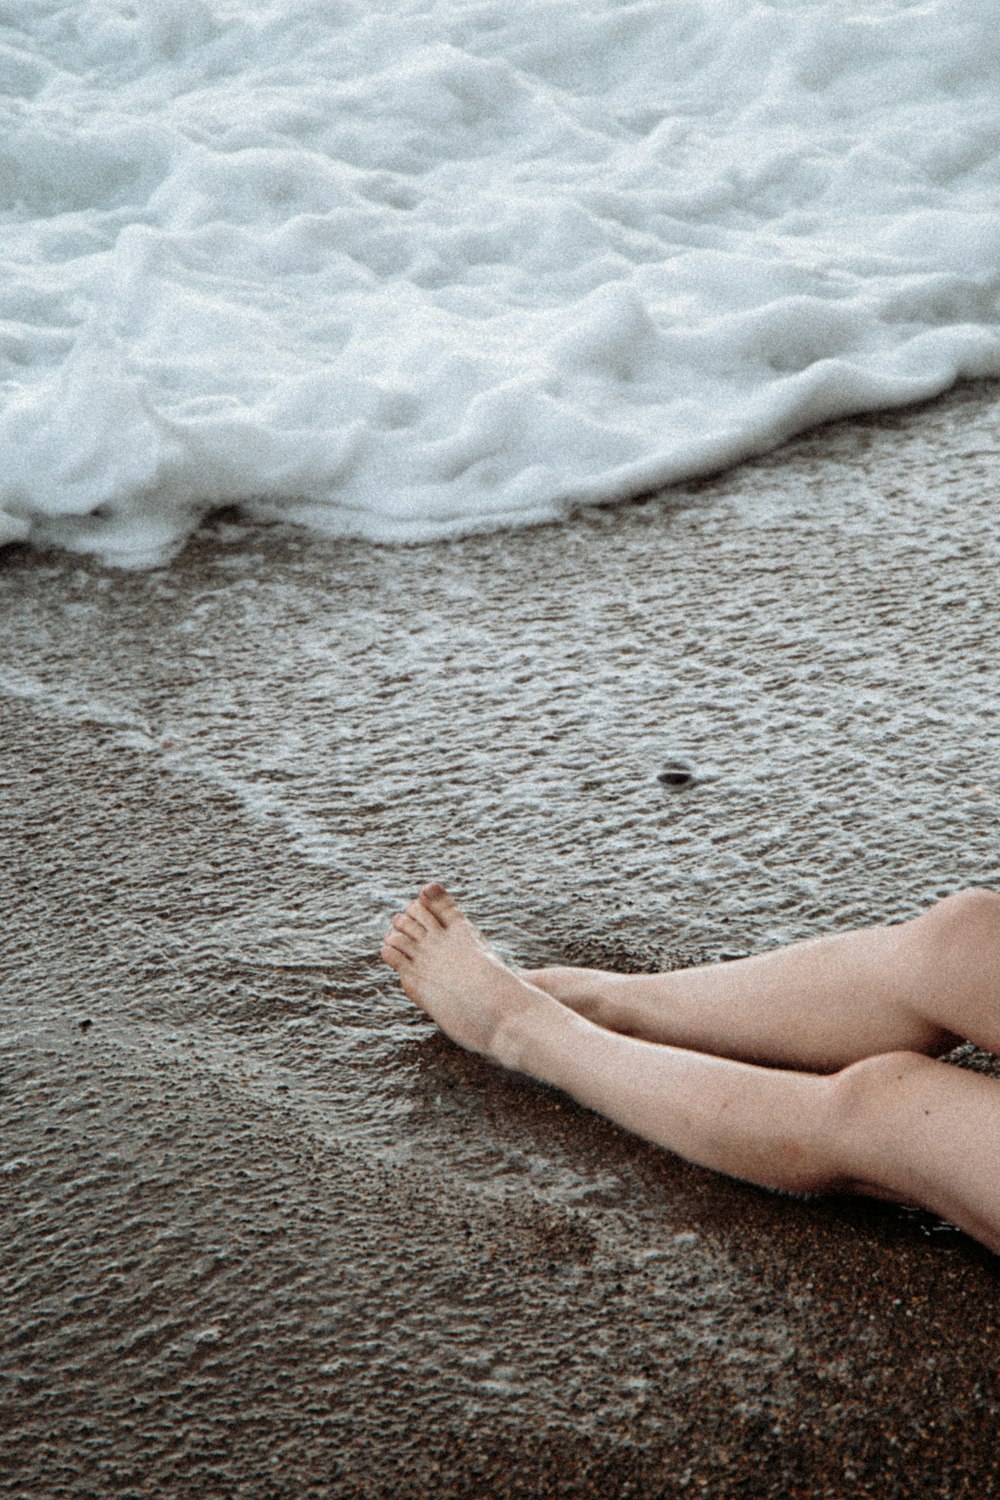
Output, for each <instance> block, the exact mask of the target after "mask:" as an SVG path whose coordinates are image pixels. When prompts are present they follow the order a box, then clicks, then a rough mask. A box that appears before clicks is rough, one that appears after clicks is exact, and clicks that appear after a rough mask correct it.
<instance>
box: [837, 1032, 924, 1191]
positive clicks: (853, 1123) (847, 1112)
mask: <svg viewBox="0 0 1000 1500" xmlns="http://www.w3.org/2000/svg"><path fill="white" fill-rule="evenodd" d="M940 1067H941V1064H940V1062H938V1061H936V1060H935V1059H934V1058H932V1057H928V1056H927V1055H926V1054H925V1053H923V1052H880V1053H877V1054H876V1055H875V1056H873V1057H863V1058H861V1059H860V1061H858V1062H855V1063H851V1064H850V1065H849V1066H848V1067H846V1068H842V1069H841V1070H840V1072H839V1073H833V1074H830V1075H829V1078H828V1080H827V1082H828V1084H829V1088H828V1092H827V1118H826V1127H827V1128H826V1132H825V1139H826V1144H827V1148H828V1149H827V1155H826V1168H827V1172H828V1182H827V1187H828V1189H829V1190H832V1191H839V1192H852V1191H861V1192H869V1193H870V1192H873V1191H875V1189H876V1187H877V1185H878V1181H879V1178H880V1176H881V1165H882V1148H883V1144H884V1143H883V1139H882V1134H883V1128H884V1125H885V1122H886V1120H887V1119H888V1118H889V1117H890V1116H894V1115H895V1114H896V1113H897V1111H898V1108H899V1107H900V1106H901V1105H903V1104H905V1101H906V1100H907V1098H908V1097H910V1096H912V1091H913V1089H914V1087H915V1085H916V1084H917V1081H918V1079H919V1077H920V1076H921V1075H922V1074H924V1073H925V1072H926V1070H927V1069H928V1068H940Z"/></svg>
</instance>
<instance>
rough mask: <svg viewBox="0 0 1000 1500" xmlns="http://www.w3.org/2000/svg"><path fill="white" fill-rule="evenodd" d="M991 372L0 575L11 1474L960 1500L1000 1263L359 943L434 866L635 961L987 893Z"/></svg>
mask: <svg viewBox="0 0 1000 1500" xmlns="http://www.w3.org/2000/svg"><path fill="white" fill-rule="evenodd" d="M998 391H1000V386H998V384H997V383H996V382H992V383H988V382H977V383H970V384H967V385H964V386H960V387H958V388H956V390H954V391H953V392H951V393H949V394H948V395H947V396H945V397H943V398H941V399H940V400H938V401H937V402H934V403H932V404H931V405H929V406H926V407H922V408H920V409H910V410H907V411H903V412H891V413H883V414H880V415H876V416H872V417H866V418H863V419H859V420H856V421H845V422H839V423H836V424H833V425H831V426H829V427H826V428H822V429H818V430H816V431H814V432H811V433H809V434H807V435H805V436H804V437H800V438H798V439H796V440H794V441H793V442H791V443H789V444H787V445H786V446H785V447H784V448H782V449H781V450H780V451H778V452H776V453H773V454H770V455H768V456H766V457H765V458H762V459H758V460H755V461H754V462H752V463H749V464H745V465H742V466H741V467H740V468H738V469H735V470H732V471H728V472H727V473H725V474H722V475H717V476H715V477H713V478H712V479H711V480H705V481H701V482H699V483H698V484H697V485H693V486H686V487H680V488H679V489H678V490H676V491H672V492H670V493H669V494H667V495H665V496H663V497H660V498H657V499H655V500H651V501H647V502H644V503H638V504H635V505H632V506H627V507H621V508H617V509H614V510H609V511H595V512H587V513H584V514H583V515H581V516H580V517H579V518H578V519H576V520H574V521H572V522H568V523H565V524H560V525H558V526H551V527H545V528H538V529H533V530H531V531H527V532H520V533H513V534H511V533H507V534H499V535H492V536H485V537H482V536H481V537H473V538H467V539H465V540H463V541H460V542H452V543H444V544H436V545H430V546H425V547H420V548H415V549H407V550H405V551H391V550H389V549H385V548H377V547H373V546H368V545H366V544H363V543H347V544H345V543H333V542H323V541H321V540H318V539H316V538H313V537H310V536H308V535H306V534H305V533H302V532H297V531H292V530H288V529H284V528H279V527H274V528H263V527H254V526H250V525H244V524H243V523H241V522H239V521H236V520H234V519H233V518H232V517H231V516H219V517H216V518H215V519H214V520H212V521H211V522H209V523H208V524H207V525H206V527H205V528H203V531H202V532H201V533H199V534H198V536H196V537H195V538H194V539H193V540H192V542H191V543H190V544H189V546H188V547H187V548H186V549H185V551H184V553H183V554H182V555H181V556H180V557H179V558H178V559H177V560H175V562H174V563H173V564H171V566H170V567H169V568H166V569H163V570H158V571H156V572H154V573H149V574H122V573H110V572H107V571H103V570H102V569H101V568H100V567H99V566H98V565H97V564H96V563H93V562H91V561H88V560H86V559H81V558H74V557H69V556H66V555H61V554H53V553H47V554H35V555H32V554H28V553H27V552H25V551H24V550H23V549H20V548H15V549H10V550H9V551H8V552H7V553H6V554H0V598H2V601H3V608H4V618H5V623H6V631H5V646H4V650H3V653H2V656H0V690H2V691H3V694H4V710H3V711H4V723H5V732H4V735H3V736H2V737H0V740H2V742H0V765H2V775H3V778H4V783H5V785H6V787H7V789H8V791H7V796H6V797H5V798H4V799H3V802H2V808H3V811H2V818H3V823H2V829H0V875H2V878H3V881H4V885H5V888H6V889H7V890H8V891H9V892H11V893H13V894H12V896H11V898H10V899H9V900H8V902H7V912H6V922H5V930H6V939H5V945H4V950H3V953H2V955H0V988H2V993H3V995H4V998H5V1001H6V1004H5V1005H4V1007H3V1010H2V1011H0V1044H2V1047H3V1081H4V1086H3V1089H2V1091H0V1138H2V1139H3V1141H4V1147H3V1151H2V1154H0V1170H2V1177H0V1181H2V1182H3V1185H4V1191H5V1194H6V1197H7V1203H8V1223H9V1226H10V1230H9V1235H8V1239H7V1243H6V1245H5V1246H4V1248H3V1250H2V1252H0V1268H2V1270H0V1291H2V1294H3V1297H4V1305H5V1312H4V1314H3V1317H2V1318H0V1368H2V1369H3V1371H4V1372H5V1376H6V1381H5V1384H6V1398H5V1402H6V1407H7V1411H8V1413H9V1420H8V1422H7V1433H8V1437H7V1441H6V1444H5V1452H4V1454H3V1455H0V1477H2V1478H3V1479H5V1480H6V1481H7V1483H8V1484H9V1486H10V1489H11V1493H12V1494H16V1495H18V1496H25V1497H31V1500H36V1497H37V1500H43V1497H44V1500H49V1497H50V1496H51V1495H52V1494H54V1493H57V1492H58V1493H61V1494H66V1495H70V1496H73V1497H75V1496H80V1497H83V1496H85V1495H86V1496H92V1495H94V1494H100V1495H101V1496H104V1495H116V1496H117V1495H133V1494H143V1493H153V1492H156V1493H160V1494H167V1495H170V1496H171V1497H172V1500H174V1497H177V1500H184V1497H186V1496H191V1497H192V1500H195V1497H197V1500H206V1497H209V1496H211V1497H215V1496H218V1497H220V1500H222V1497H227V1500H228V1497H230V1496H232V1497H237V1496H238V1497H240V1500H243V1497H247V1500H258V1497H260V1500H278V1497H281V1500H283V1497H285V1496H288V1497H289V1500H292V1497H294V1500H303V1497H306V1500H307V1497H310V1496H315V1497H317V1500H319V1497H337V1500H339V1497H345V1500H347V1497H354V1496H358V1497H364V1500H382V1497H385V1500H389V1497H390V1496H391V1497H393V1500H397V1497H399V1500H405V1497H409V1496H413V1497H418V1496H420V1497H424V1496H427V1495H430V1494H433V1495H435V1496H442V1497H456V1500H457V1497H469V1500H473V1497H481V1496H483V1495H486V1494H488V1495H489V1496H491V1497H500V1500H506V1497H518V1500H520V1497H524V1500H527V1497H529V1496H530V1497H532V1500H540V1497H547V1496H564V1497H568V1500H580V1497H585V1496H589V1495H600V1496H603V1497H625V1496H633V1497H641V1500H645V1497H656V1496H671V1497H673V1496H678V1497H680V1496H688V1495H691V1494H700V1493H708V1494H712V1495H714V1496H719V1497H723V1496H724V1497H726V1500H729V1497H742V1496H746V1497H748V1500H749V1497H751V1496H753V1497H770V1496H773V1497H775V1500H778V1497H781V1500H785V1497H787V1496H789V1495H802V1496H817V1497H818V1496H824V1497H826V1496H834V1497H840V1496H843V1497H844V1500H848V1497H850V1500H853V1497H856V1496H862V1495H872V1496H877V1497H879V1500H884V1497H886V1496H889V1495H891V1496H894V1497H895V1496H900V1497H902V1496H911V1495H912V1496H914V1497H917V1496H920V1497H921V1500H924V1497H926V1496H928V1495H941V1496H945V1495H953V1496H962V1495H969V1496H972V1495H977V1496H978V1495H982V1494H986V1493H989V1491H990V1485H991V1482H995V1481H996V1480H997V1479H998V1478H1000V1458H998V1457H997V1456H996V1451H995V1442H994V1438H995V1431H996V1418H997V1404H996V1397H995V1348H996V1328H995V1317H994V1313H993V1312H992V1307H993V1301H994V1296H995V1287H996V1261H995V1259H994V1258H993V1257H991V1256H989V1255H988V1254H987V1253H986V1252H985V1251H982V1250H981V1249H980V1248H979V1247H976V1246H975V1245H973V1244H972V1243H971V1242H970V1241H968V1240H967V1239H966V1238H965V1237H964V1236H961V1235H959V1234H958V1233H957V1232H955V1231H951V1230H949V1229H947V1228H946V1227H944V1226H940V1225H938V1224H937V1223H936V1222H935V1221H934V1220H933V1219H931V1218H930V1217H929V1216H927V1215H923V1214H917V1213H908V1212H906V1211H902V1210H899V1209H896V1208H893V1207H891V1206H887V1205H880V1204H875V1203H870V1202H866V1201H862V1200H853V1199H844V1200H840V1199H829V1200H826V1199H824V1200H810V1201H804V1202H800V1201H798V1200H790V1199H788V1198H784V1197H778V1196H776V1195H773V1194H768V1193H765V1192H762V1191H760V1190H757V1189H754V1188H749V1187H746V1186H745V1185H743V1184H741V1183H739V1182H735V1181H730V1180H727V1179H722V1178H719V1177H716V1176H713V1175H712V1174H709V1173H706V1172H702V1171H700V1170H698V1169H696V1168H693V1167H689V1166H686V1165H685V1164H683V1163H681V1162H678V1161H676V1160H675V1159H673V1158H671V1157H669V1156H666V1155H665V1154H663V1153H659V1152H657V1151H656V1150H655V1149H654V1148H652V1147H648V1146H646V1145H644V1144H643V1143H641V1142H639V1141H636V1140H635V1139H633V1138H631V1137H628V1136H626V1135H625V1134H623V1133H622V1132H620V1131H618V1130H616V1129H615V1128H614V1127H612V1126H610V1125H608V1124H606V1123H605V1122H604V1121H602V1120H600V1119H598V1118H596V1117H594V1116H590V1115H587V1114H586V1113H585V1112H584V1111H582V1110H579V1109H577V1108H576V1107H575V1106H573V1105H571V1104H570V1103H569V1102H568V1101H566V1100H563V1099H560V1098H559V1096H557V1095H555V1094H553V1093H552V1092H551V1091H548V1090H545V1089H542V1088H540V1087H538V1086H535V1085H533V1084H531V1083H529V1082H527V1081H525V1080H523V1079H520V1078H517V1077H514V1076H508V1075H503V1074H500V1073H498V1072H496V1071H494V1070H491V1069H490V1068H489V1067H488V1066H487V1065H485V1064H483V1063H481V1062H480V1061H479V1060H477V1059H475V1058H473V1057H471V1056H468V1055H466V1054H463V1053H460V1052H459V1051H458V1050H457V1049H455V1048H452V1047H450V1046H449V1045H448V1044H446V1043H445V1042H444V1041H443V1039H441V1038H440V1037H439V1036H437V1035H436V1033H434V1031H433V1029H432V1028H431V1027H430V1026H429V1025H428V1024H426V1023H425V1022H424V1021H423V1020H422V1018H420V1017H419V1016H418V1015H416V1014H414V1013H413V1012H412V1008H411V1007H409V1006H408V1005H407V1003H406V1002H405V1000H404V999H403V998H402V997H401V996H400V994H399V992H398V990H397V989H396V987H395V985H394V982H393V980H392V976H391V975H390V974H389V972H388V971H387V970H384V969H382V968H381V967H380V966H379V965H378V964H377V961H376V958H375V955H376V952H377V946H378V940H379V938H380V936H381V931H382V926H383V924H384V920H385V918H386V916H387V914H388V913H389V912H390V911H391V910H392V909H393V907H394V906H395V905H397V904H399V903H400V902H401V901H404V900H406V899H407V898H408V897H409V896H410V894H411V893H412V891H413V890H415V889H416V888H417V887H418V886H419V884H420V883H422V881H423V880H425V879H428V878H435V877H441V878H445V879H446V880H447V881H448V883H449V884H453V885H454V886H455V888H456V889H457V891H458V892H459V893H460V895H461V897H462V900H463V904H465V905H466V906H467V907H468V909H469V911H470V914H471V915H473V916H474V917H475V918H476V920H477V921H478V922H480V924H481V925H482V926H483V928H484V930H486V931H487V932H488V934H489V935H490V936H491V938H494V939H495V940H497V942H498V945H499V947H500V949H501V951H502V952H503V953H504V955H505V956H506V957H509V958H512V959H514V960H515V961H518V962H522V963H524V964H540V963H543V962H567V963H573V962H578V963H587V962H589V963H597V964H606V965H608V966H611V967H622V968H631V969H641V968H647V967H654V966H658V965H663V964H670V963H681V962H689V961H693V960H699V959H713V958H720V957H723V956H725V954H727V953H729V952H745V951H753V950H754V949H757V948H760V947H764V946H769V945H771V944H773V943H776V942H783V941H787V940H788V939H790V938H794V937H800V936H805V935H807V934H809V933H811V932H820V931H831V930H836V929H837V928H838V927H843V926H847V925H853V924H856V923H857V922H860V921H890V920H894V919H897V918H899V917H902V916H905V915H908V914H910V913H911V912H913V911H915V910H917V909H919V908H920V907H921V906H922V905H924V904H926V903H927V902H929V901H930V900H932V899H933V898H934V897H935V896H936V895H938V894H944V893H945V892H946V891H948V890H954V889H958V888H960V887H961V886H963V885H970V884H976V883H982V884H991V883H992V884H1000V860H998V857H997V854H996V847H995V829H996V822H997V813H998V811H1000V779H998V776H997V768H996V751H995V741H996V733H995V729H996V722H995V721H996V707H995V705H996V703H997V702H998V701H1000V691H998V690H1000V666H998V664H997V660H996V650H995V636H996V607H995V598H996V577H997V560H998V552H1000V544H998V542H997V540H996V498H995V496H996V481H997V475H998V473H1000V421H998V417H997V410H998V409H997V397H998ZM677 760H681V761H684V762H685V763H686V764H689V765H690V766H691V767H692V768H693V771H694V777H693V780H692V781H691V783H690V784H688V785H685V786H682V787H680V788H679V789H674V788H671V787H670V786H665V785H664V784H662V783H661V782H660V781H659V779H658V778H659V776H660V775H661V773H662V772H663V770H664V768H665V767H666V766H667V765H668V764H669V763H672V762H674V761H677Z"/></svg>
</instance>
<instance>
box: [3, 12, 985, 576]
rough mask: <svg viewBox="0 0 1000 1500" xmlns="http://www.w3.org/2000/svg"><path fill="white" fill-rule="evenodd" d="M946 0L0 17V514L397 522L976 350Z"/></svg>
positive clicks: (973, 111)
mask: <svg viewBox="0 0 1000 1500" xmlns="http://www.w3.org/2000/svg"><path fill="white" fill-rule="evenodd" d="M998 77H1000V28H998V27H997V25H996V11H995V7H994V6H993V4H992V3H987V0H928V3H912V0H895V3H894V0H883V3H881V4H879V5H878V6H872V5H870V4H854V3H851V0H775V3H771V4H763V3H759V4H755V3H750V0H671V3H670V4H662V3H660V0H636V3H619V0H524V3H522V4H520V5H517V6H512V5H511V4H510V3H509V0H363V3H355V0H255V3H250V4H246V3H243V4H240V5H236V4H233V3H230V0H212V3H205V0H132V3H125V0H74V3H61V0H33V3H31V4H24V3H15V0H6V3H0V121H2V133H0V198H2V201H0V210H2V224H3V230H2V238H0V259H2V274H0V382H2V409H0V541H5V540H15V539H29V540H38V541H41V542H47V543H51V542H55V543H57V544H60V545H64V546H69V547H75V548H81V549H88V550H94V551H97V552H99V553H101V554H103V555H104V556H105V557H107V558H108V559H110V560H113V561H117V562H119V563H126V564H128V563H131V564H135V565H143V564H148V563H151V562H156V561H160V560H163V559H164V558H166V557H168V556H169V555H170V553H171V551H172V550H174V549H175V548H176V547H177V546H178V545H179V544H180V543H181V542H182V541H183V539H184V537H185V536H186V535H187V534H188V533H189V532H190V531H191V530H192V529H193V528H194V527H195V526H196V525H197V523H198V520H199V519H200V517H201V516H202V515H203V514H204V513H205V512H206V511H207V510H208V509H210V508H212V507H216V506H219V505H224V504H230V503H237V504H239V505H241V506H243V507H244V508H245V509H246V510H247V511H248V512H249V513H251V514H253V515H256V516H260V517H265V518H269V517H279V518H283V519H286V520H290V521H294V522H298V523H301V524H304V525H306V526H309V527H312V528H314V529H315V530H317V531H320V532H323V533H326V534H347V535H357V536H364V537H370V538H375V539H381V540H386V541H405V540H423V539H430V538H435V537H444V536H451V535H457V534H461V533H463V532H468V531H472V530H477V529H490V528H495V527H502V526H509V525H518V524H524V523H528V522H533V521H539V520H543V519H548V518H558V517H561V516H564V515H566V514H567V513H568V512H569V511H570V510H571V509H572V508H573V507H574V506H577V505H579V504H581V503H587V502H597V501H613V500H616V499H621V498H625V497H628V496H632V495H635V494H637V493H640V492H642V491H647V490H651V489H653V488H655V487H657V486H659V485H662V484H665V483H669V482H671V481H676V480H679V479H683V478H685V477H690V476H692V475H694V474H698V473H704V472H706V471H709V470H711V469H713V468H719V467H722V466H724V465H726V464H729V463H732V462H734V461H736V460H738V459H739V458H741V457H743V456H746V455H748V454H751V453H754V452H759V451H761V450H763V449H765V448H767V447H769V446H772V445H774V444H776V443H778V442H780V441H781V440H782V439H783V438H785V437H787V436H789V435H790V434H792V433H793V432H795V431H797V430H799V429H801V428H803V427H805V426H807V425H809V424H811V423H816V422H819V421H822V420H824V419H826V418H829V417H834V416H838V415H843V414H846V413H849V412H857V411H861V410H865V409H871V408H875V407H882V406H890V405H897V404H903V403H906V402H911V401H915V400H919V399H922V398H924V397H928V396H931V395H934V394H936V393H937V392H939V391H941V390H943V389H944V388H946V387H947V386H948V385H950V384H951V383H952V382H954V381H955V380H956V379H958V378H960V377H963V376H977V375H1000V214H998V185H1000V154H998V152H997V149H996V145H997V140H998V138H1000V95H998V90H997V79H998Z"/></svg>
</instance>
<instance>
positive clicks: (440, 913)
mask: <svg viewBox="0 0 1000 1500" xmlns="http://www.w3.org/2000/svg"><path fill="white" fill-rule="evenodd" d="M420 902H421V905H422V906H423V907H424V908H425V909H426V910H427V911H429V912H430V914H431V916H432V917H434V919H435V920H436V921H437V922H440V924H441V926H442V927H449V926H450V925H451V923H452V922H454V920H455V918H456V917H458V916H459V915H460V912H459V910H458V907H457V906H456V905H455V903H454V901H453V900H452V899H451V897H450V896H449V895H448V892H447V891H446V890H445V888H444V886H443V885H438V883H437V881H436V880H435V881H433V882H432V883H431V884H430V885H425V886H424V888H423V890H422V891H421V892H420Z"/></svg>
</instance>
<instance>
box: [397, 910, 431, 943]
mask: <svg viewBox="0 0 1000 1500" xmlns="http://www.w3.org/2000/svg"><path fill="white" fill-rule="evenodd" d="M426 918H427V913H426V912H425V913H424V921H426ZM392 925H393V927H394V928H395V929H396V931H397V932H401V933H402V934H403V936H404V937H407V938H411V939H412V940H413V941H414V942H418V941H419V940H420V938H422V937H423V936H424V935H425V933H426V931H427V928H426V926H425V925H424V922H418V921H416V920H415V918H413V917H411V916H410V913H409V912H408V911H399V912H397V913H396V915H395V916H394V917H393V919H392Z"/></svg>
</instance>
